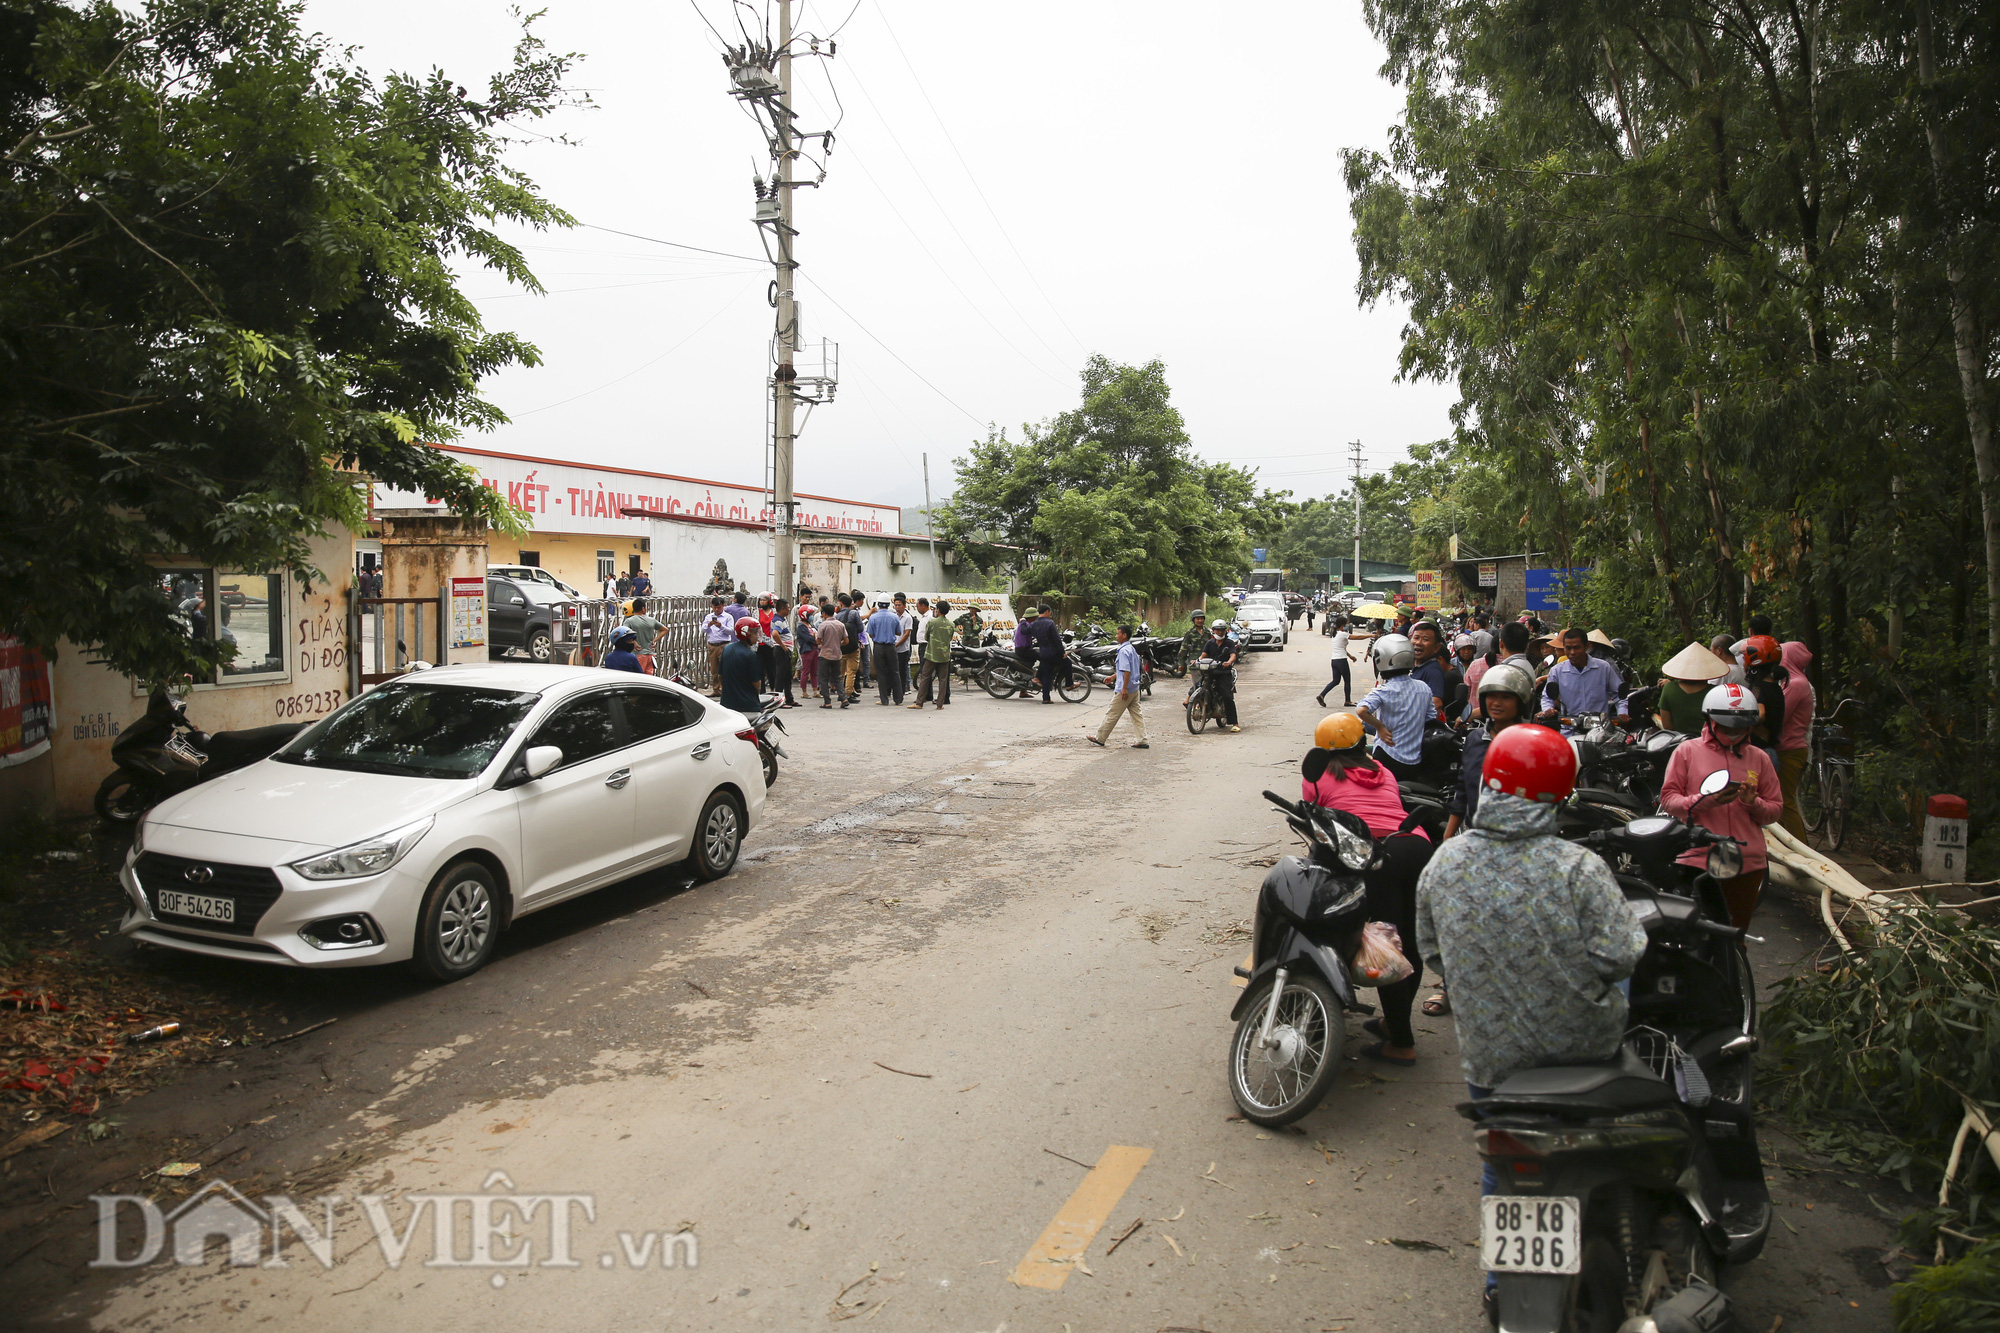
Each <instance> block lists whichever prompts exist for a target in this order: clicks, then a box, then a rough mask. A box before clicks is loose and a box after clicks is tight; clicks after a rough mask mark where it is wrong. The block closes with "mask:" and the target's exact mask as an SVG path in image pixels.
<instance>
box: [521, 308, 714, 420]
mask: <svg viewBox="0 0 2000 1333" xmlns="http://www.w3.org/2000/svg"><path fill="white" fill-rule="evenodd" d="M749 290H750V287H749V284H747V283H746V284H744V285H743V286H741V287H739V288H737V289H736V291H735V293H734V294H733V295H731V296H730V298H729V299H728V300H727V301H724V302H723V303H722V304H721V305H720V306H718V307H717V308H716V311H715V313H714V314H712V315H710V316H709V317H708V318H707V319H704V320H703V321H702V322H701V323H700V324H699V325H698V326H696V327H695V329H694V330H693V332H691V333H689V334H688V335H687V337H685V338H683V339H681V340H680V341H679V342H677V343H675V344H674V345H673V346H672V347H669V348H668V349H667V350H666V351H664V352H662V353H660V354H659V355H658V356H656V357H654V358H653V359H652V360H651V361H648V362H646V363H645V364H644V365H639V366H634V367H633V368H632V369H630V370H628V371H626V372H625V373H624V374H623V375H620V376H619V377H618V378H617V379H615V380H607V381H605V382H604V383H603V384H600V385H598V386H597V387H596V388H595V389H585V390H584V391H583V392H582V393H579V394H575V395H573V396H572V397H569V398H565V399H563V400H562V402H558V403H547V404H545V405H543V406H541V407H531V408H529V409H528V410H527V411H525V412H520V413H514V414H511V415H513V416H518V417H531V416H533V415H535V413H537V412H546V411H548V410H549V409H550V408H552V407H561V406H563V405H564V404H566V403H573V402H575V401H576V400H577V399H578V398H588V397H590V395H592V394H594V393H601V392H603V391H604V390H606V389H608V388H610V387H611V386H612V385H614V384H623V383H624V382H625V381H626V380H629V379H631V378H632V377H633V376H634V375H636V374H638V373H639V372H640V371H642V370H645V369H646V368H647V367H649V366H655V365H658V364H659V363H660V362H662V361H664V360H666V359H667V358H668V357H670V356H672V355H673V354H674V353H675V352H678V351H680V350H681V348H683V347H685V346H687V345H688V344H689V343H691V342H693V341H694V339H695V337H696V335H698V334H699V333H701V331H702V330H703V329H705V328H707V327H708V326H709V325H711V324H713V323H715V321H716V320H718V319H720V318H722V312H723V311H725V310H727V309H729V307H730V306H732V305H734V304H736V302H737V301H738V300H739V299H741V297H742V295H743V293H745V292H747V291H749Z"/></svg>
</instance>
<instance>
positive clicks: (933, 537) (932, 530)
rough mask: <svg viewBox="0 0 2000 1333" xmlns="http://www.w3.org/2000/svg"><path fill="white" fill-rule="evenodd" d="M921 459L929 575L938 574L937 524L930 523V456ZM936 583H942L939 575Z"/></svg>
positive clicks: (926, 455) (941, 577)
mask: <svg viewBox="0 0 2000 1333" xmlns="http://www.w3.org/2000/svg"><path fill="white" fill-rule="evenodd" d="M923 458H924V535H925V536H926V537H928V538H930V542H931V573H933V574H937V573H938V562H937V524H935V523H933V522H932V521H931V456H930V455H929V454H928V453H926V454H925V455H924V456H923ZM938 582H939V583H940V584H942V583H943V582H944V576H943V575H941V574H939V575H938Z"/></svg>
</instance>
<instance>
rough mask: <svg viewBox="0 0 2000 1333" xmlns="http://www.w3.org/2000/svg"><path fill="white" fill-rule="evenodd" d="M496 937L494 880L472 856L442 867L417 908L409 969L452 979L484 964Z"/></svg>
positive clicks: (497, 901)
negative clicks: (414, 943)
mask: <svg viewBox="0 0 2000 1333" xmlns="http://www.w3.org/2000/svg"><path fill="white" fill-rule="evenodd" d="M499 941H500V886H499V884H498V883H496V882H495V880H494V878H493V872H492V871H490V870H488V869H487V868H486V867H485V866H483V865H481V864H479V863H478V862H477V861H460V862H458V863H456V864H455V865H451V866H448V867H446V869H445V872H444V873H443V874H442V875H439V876H438V877H437V879H435V880H434V881H432V883H431V887H430V891H429V892H428V893H426V894H425V895H424V904H423V907H422V909H421V910H419V911H418V913H417V946H416V950H415V952H414V953H412V954H411V956H410V970H411V971H413V972H415V973H416V974H417V975H418V976H420V977H426V978H428V979H430V980H432V981H457V980H458V979H459V978H460V977H469V976H471V975H472V974H473V973H474V972H477V971H478V970H479V969H480V968H482V967H484V966H486V963H487V960H489V959H490V958H492V957H493V949H494V946H495V945H497V944H498V943H499Z"/></svg>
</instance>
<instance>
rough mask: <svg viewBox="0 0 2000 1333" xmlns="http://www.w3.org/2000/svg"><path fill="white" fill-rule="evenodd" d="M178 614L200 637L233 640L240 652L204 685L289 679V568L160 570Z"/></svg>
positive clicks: (190, 633)
mask: <svg viewBox="0 0 2000 1333" xmlns="http://www.w3.org/2000/svg"><path fill="white" fill-rule="evenodd" d="M157 577H158V578H159V581H160V591H161V592H162V593H163V594H164V595H165V596H166V598H167V600H168V601H169V602H170V603H171V604H172V605H173V607H174V619H175V621H176V622H178V623H179V625H180V626H181V629H182V630H183V631H184V632H185V633H186V634H187V635H188V636H189V637H190V638H194V639H199V640H203V641H205V642H220V643H233V644H235V645H236V656H235V657H234V658H233V659H232V660H231V661H230V662H228V663H227V664H226V665H224V666H223V667H222V668H220V669H219V670H218V671H217V672H216V674H215V677H214V679H212V680H205V681H198V682H196V684H197V685H198V686H200V685H252V684H258V683H261V682H267V681H282V680H285V679H288V678H289V676H290V670H289V668H288V667H287V665H286V662H285V648H286V644H287V638H286V612H285V607H286V601H285V576H284V575H283V574H249V573H245V572H243V571H241V570H216V569H207V568H191V567H185V566H173V567H167V568H163V569H160V570H159V571H158V573H157Z"/></svg>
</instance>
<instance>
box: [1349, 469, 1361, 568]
mask: <svg viewBox="0 0 2000 1333" xmlns="http://www.w3.org/2000/svg"><path fill="white" fill-rule="evenodd" d="M1348 448H1350V449H1352V450H1353V451H1354V586H1355V587H1356V588H1359V587H1360V586H1361V441H1359V440H1352V441H1350V442H1349V443H1348Z"/></svg>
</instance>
